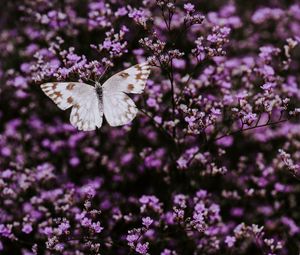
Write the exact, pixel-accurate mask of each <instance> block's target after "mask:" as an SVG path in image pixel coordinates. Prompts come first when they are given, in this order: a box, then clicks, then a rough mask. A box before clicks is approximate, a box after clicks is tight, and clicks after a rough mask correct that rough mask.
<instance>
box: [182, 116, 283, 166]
mask: <svg viewBox="0 0 300 255" xmlns="http://www.w3.org/2000/svg"><path fill="white" fill-rule="evenodd" d="M285 121H288V119H283V120H278V121H274V122H270V120H268V121H267V122H266V123H265V124H261V125H255V126H252V127H248V128H244V129H239V130H236V131H232V132H229V133H226V134H224V135H221V136H219V137H216V138H214V139H211V140H208V141H207V144H208V143H211V142H215V141H218V140H220V139H222V138H224V137H227V136H231V135H235V134H238V133H241V132H244V131H248V130H252V129H256V128H262V127H266V126H271V125H276V124H279V123H282V122H285ZM257 124H258V123H257ZM199 152H200V148H198V150H197V151H196V152H195V153H194V154H193V156H192V157H191V158H190V159H189V161H188V163H187V165H189V164H190V163H191V162H192V160H193V159H194V158H195V157H196V155H197V154H198V153H199Z"/></svg>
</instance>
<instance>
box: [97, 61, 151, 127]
mask: <svg viewBox="0 0 300 255" xmlns="http://www.w3.org/2000/svg"><path fill="white" fill-rule="evenodd" d="M149 74H150V66H149V65H148V63H147V62H145V63H142V64H138V65H135V66H132V67H130V68H128V69H126V70H124V71H122V72H119V73H117V74H115V75H113V76H112V77H111V78H109V79H108V80H107V81H106V82H105V83H104V84H103V86H102V89H103V110H104V115H105V118H106V120H107V122H108V123H109V124H110V125H111V126H121V125H125V124H128V123H130V122H131V121H132V120H133V119H134V118H135V116H136V114H137V112H138V109H137V108H136V105H135V103H134V102H133V100H132V99H131V98H130V97H129V96H127V95H126V94H125V93H135V94H140V93H142V92H143V90H144V88H145V85H146V82H147V79H148V76H149Z"/></svg>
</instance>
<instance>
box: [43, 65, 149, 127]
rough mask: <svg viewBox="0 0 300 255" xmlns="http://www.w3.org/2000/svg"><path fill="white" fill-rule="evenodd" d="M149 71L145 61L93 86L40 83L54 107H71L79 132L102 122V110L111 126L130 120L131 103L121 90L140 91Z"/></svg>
mask: <svg viewBox="0 0 300 255" xmlns="http://www.w3.org/2000/svg"><path fill="white" fill-rule="evenodd" d="M149 74H150V66H149V65H148V63H147V62H144V63H142V64H138V65H135V66H132V67H130V68H128V69H126V70H124V71H122V72H119V73H117V74H115V75H113V76H112V77H110V78H109V79H108V80H107V81H106V82H105V83H104V84H103V85H101V84H100V83H98V82H96V84H95V87H93V86H91V85H88V84H85V83H80V82H50V83H44V84H42V85H41V88H42V90H43V91H44V92H45V94H46V95H47V96H48V97H50V98H51V99H52V100H53V101H54V102H55V103H56V104H57V106H58V107H59V108H60V109H62V110H66V109H68V108H70V107H71V106H73V108H72V111H71V116H70V122H71V124H72V125H73V126H74V127H76V128H78V129H79V130H83V131H90V130H95V129H96V127H98V128H100V127H101V125H102V119H103V113H104V116H105V118H106V120H107V122H108V123H109V125H111V126H121V125H125V124H128V123H129V122H131V121H132V120H133V119H134V118H135V116H136V114H137V112H138V109H137V108H136V105H135V103H134V102H133V101H132V99H131V98H130V97H129V96H127V95H126V94H125V93H134V94H141V93H142V92H143V90H144V88H145V85H146V81H147V79H148V76H149Z"/></svg>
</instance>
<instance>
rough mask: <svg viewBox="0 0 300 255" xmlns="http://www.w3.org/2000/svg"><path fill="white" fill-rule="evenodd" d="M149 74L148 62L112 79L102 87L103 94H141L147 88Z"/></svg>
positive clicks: (120, 73)
mask: <svg viewBox="0 0 300 255" xmlns="http://www.w3.org/2000/svg"><path fill="white" fill-rule="evenodd" d="M149 74H150V66H149V64H148V63H147V62H144V63H142V64H138V65H135V66H132V67H130V68H128V69H126V70H124V71H122V72H119V73H117V74H115V75H113V76H112V77H110V78H109V79H108V80H107V81H106V82H105V83H104V84H103V86H102V87H103V92H104V93H105V92H106V93H113V92H125V93H134V94H140V93H142V92H143V90H144V88H145V85H146V82H147V79H148V76H149Z"/></svg>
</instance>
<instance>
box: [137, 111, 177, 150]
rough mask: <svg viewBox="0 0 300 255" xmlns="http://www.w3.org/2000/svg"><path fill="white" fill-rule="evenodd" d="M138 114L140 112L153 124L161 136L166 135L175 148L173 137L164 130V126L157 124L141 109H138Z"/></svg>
mask: <svg viewBox="0 0 300 255" xmlns="http://www.w3.org/2000/svg"><path fill="white" fill-rule="evenodd" d="M139 111H140V112H142V113H143V114H144V115H146V116H147V117H148V118H149V119H150V120H151V121H152V122H153V124H154V126H155V127H156V128H157V129H158V130H159V131H161V132H162V133H163V134H165V135H166V137H168V138H169V139H170V140H171V141H172V142H173V143H174V145H175V146H176V148H177V143H176V141H175V140H174V138H173V136H172V135H171V134H170V133H169V132H168V131H167V130H166V129H165V128H164V126H163V125H162V124H160V123H158V122H157V121H155V120H154V118H153V117H152V116H151V115H150V114H149V113H147V112H146V111H144V110H143V109H139Z"/></svg>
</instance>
